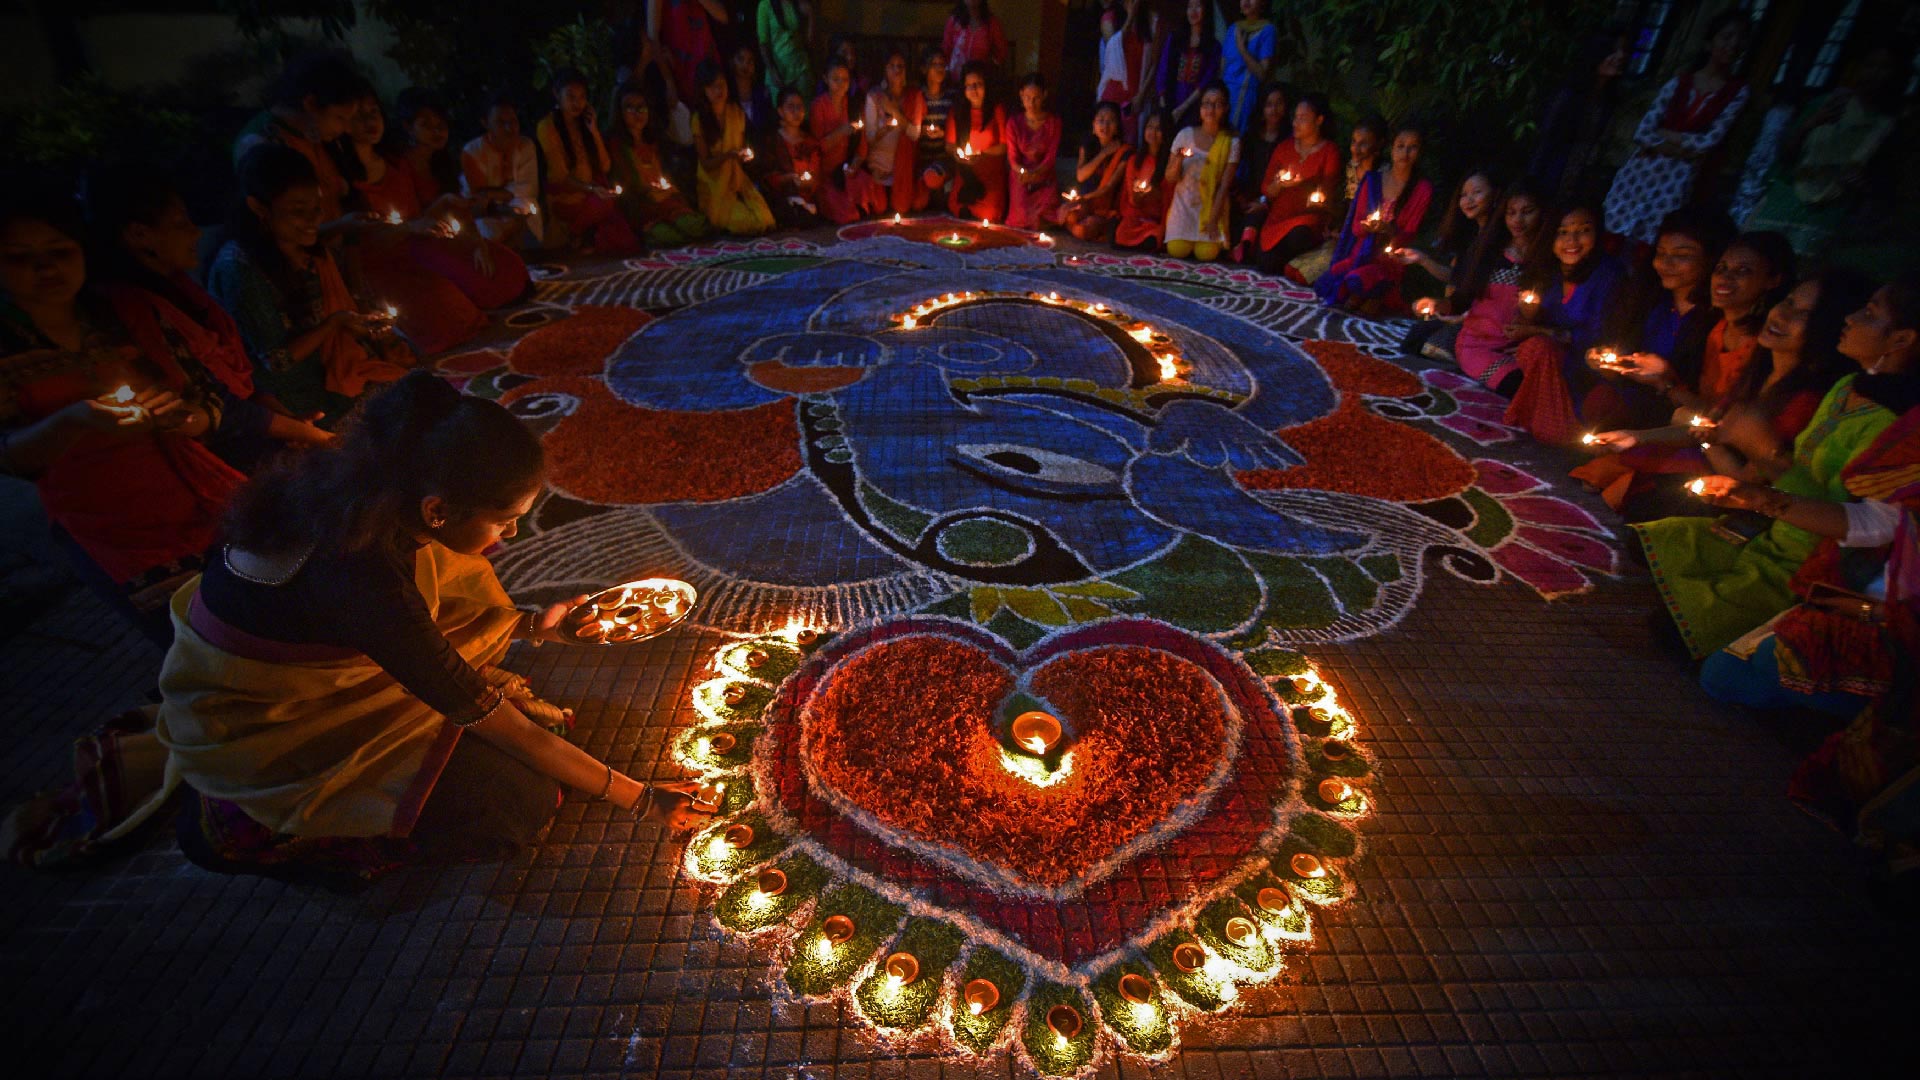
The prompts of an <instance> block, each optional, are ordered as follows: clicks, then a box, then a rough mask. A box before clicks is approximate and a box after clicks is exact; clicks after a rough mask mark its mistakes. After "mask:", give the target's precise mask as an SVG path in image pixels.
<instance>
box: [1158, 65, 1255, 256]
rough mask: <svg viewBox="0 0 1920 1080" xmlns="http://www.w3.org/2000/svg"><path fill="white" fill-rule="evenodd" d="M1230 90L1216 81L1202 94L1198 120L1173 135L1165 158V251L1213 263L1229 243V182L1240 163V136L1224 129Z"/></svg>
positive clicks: (1230, 208)
mask: <svg viewBox="0 0 1920 1080" xmlns="http://www.w3.org/2000/svg"><path fill="white" fill-rule="evenodd" d="M1226 117H1227V88H1226V87H1225V86H1224V85H1222V84H1220V83H1214V84H1213V85H1211V86H1209V87H1207V88H1206V90H1204V91H1202V92H1201V94H1200V122H1199V123H1198V124H1195V125H1193V126H1192V127H1188V128H1182V129H1181V131H1180V134H1178V135H1176V136H1174V139H1173V149H1172V150H1171V152H1170V153H1169V154H1168V156H1167V176H1166V184H1167V187H1168V189H1169V190H1171V191H1172V192H1173V199H1172V201H1171V204H1170V205H1169V206H1168V207H1167V254H1169V255H1172V256H1173V257H1174V258H1176V259H1185V258H1188V257H1192V258H1195V259H1198V260H1200V261H1201V262H1212V261H1213V260H1214V259H1217V258H1219V257H1220V252H1221V251H1222V250H1223V249H1224V248H1225V247H1226V242H1227V218H1228V215H1229V214H1231V213H1232V204H1233V200H1232V199H1231V198H1230V197H1229V196H1228V191H1227V189H1228V186H1229V185H1230V184H1231V183H1232V182H1233V169H1234V166H1235V165H1236V164H1238V163H1239V161H1240V140H1239V139H1236V138H1234V136H1233V133H1232V132H1230V131H1228V130H1227V129H1226V127H1225V121H1226Z"/></svg>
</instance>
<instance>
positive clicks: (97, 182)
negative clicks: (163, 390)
mask: <svg viewBox="0 0 1920 1080" xmlns="http://www.w3.org/2000/svg"><path fill="white" fill-rule="evenodd" d="M86 187H87V203H86V210H87V219H88V225H89V226H90V228H91V231H92V233H93V241H94V250H93V253H92V255H91V256H90V258H91V261H92V263H93V266H94V268H95V269H94V271H93V272H92V274H91V276H92V277H94V278H95V279H96V281H97V284H98V289H99V293H100V295H101V296H103V297H105V298H106V299H107V301H108V302H109V303H110V304H111V305H112V307H113V312H114V314H115V316H116V317H117V318H118V319H119V321H120V323H121V325H123V326H124V327H126V330H127V332H128V334H130V335H131V336H132V339H133V341H134V342H135V343H136V344H138V345H139V347H140V350H141V351H142V352H143V353H145V354H146V355H149V356H167V355H171V356H172V357H173V358H174V359H175V360H176V361H177V362H178V364H179V366H180V368H181V371H182V372H183V373H184V374H185V375H186V377H187V380H188V383H189V384H192V385H195V386H198V387H201V388H203V390H204V391H205V392H206V393H207V394H209V395H210V396H211V395H218V397H219V404H218V410H217V411H218V413H219V415H220V423H219V425H218V426H217V427H216V428H215V429H214V430H213V431H211V432H209V433H208V435H207V437H206V440H205V441H206V444H207V445H208V446H209V447H210V448H212V450H213V451H214V453H216V454H219V455H220V457H221V458H222V459H223V460H225V461H226V462H227V464H229V465H232V466H233V467H234V468H236V469H238V470H240V471H241V472H243V473H250V472H252V471H253V470H254V469H255V468H256V467H257V466H259V465H260V464H261V463H262V462H263V461H264V460H265V459H266V458H267V457H268V456H269V455H271V454H273V453H275V452H277V451H278V450H279V449H280V448H282V447H284V446H289V445H291V446H319V445H323V444H325V443H327V442H329V441H331V439H332V436H331V435H328V434H327V433H326V432H325V431H322V430H321V429H319V428H317V427H315V426H313V425H312V424H310V423H307V422H306V421H305V420H302V419H299V418H297V417H294V416H291V415H288V413H287V410H286V407H285V406H283V405H281V404H280V403H279V402H278V401H276V400H274V398H273V396H272V395H271V394H267V393H264V392H261V391H260V390H259V389H258V388H257V387H256V386H255V385H254V379H253V361H252V360H251V359H249V358H248V356H247V344H246V340H245V339H244V338H243V337H241V335H240V327H239V326H238V325H237V324H236V323H235V322H234V321H233V316H231V315H229V314H227V312H226V309H225V308H223V307H221V306H220V302H219V301H217V300H215V299H214V298H213V297H212V296H210V295H208V293H207V291H206V290H205V289H203V288H201V287H200V284H199V283H198V282H197V281H195V280H194V277H193V275H194V271H195V270H197V269H198V268H199V263H200V227H199V226H198V225H195V224H194V223H193V219H192V218H191V217H189V216H187V205H186V203H185V201H183V200H182V199H181V198H180V194H179V192H178V191H177V190H175V189H174V187H173V186H172V185H171V184H168V183H167V182H166V181H165V180H163V179H159V178H157V177H156V176H155V174H154V171H153V170H152V169H150V168H139V169H118V170H102V171H99V172H96V173H94V174H92V175H90V176H89V177H88V178H87V185H86Z"/></svg>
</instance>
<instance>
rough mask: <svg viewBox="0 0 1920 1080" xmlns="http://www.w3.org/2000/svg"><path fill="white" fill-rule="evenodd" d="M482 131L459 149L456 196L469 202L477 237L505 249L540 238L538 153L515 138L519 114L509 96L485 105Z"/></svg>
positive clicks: (518, 136)
mask: <svg viewBox="0 0 1920 1080" xmlns="http://www.w3.org/2000/svg"><path fill="white" fill-rule="evenodd" d="M486 125H487V130H486V133H485V134H483V135H480V136H478V137H477V138H474V139H472V140H471V141H469V142H468V143H467V144H466V145H465V146H463V147H461V148H460V192H461V194H463V195H465V196H466V197H467V198H469V199H471V200H473V203H474V207H475V209H474V217H475V218H476V219H477V223H478V224H479V226H480V235H482V236H485V237H486V238H487V239H489V240H493V241H496V242H498V243H501V244H504V245H506V246H508V247H520V246H521V242H522V241H523V240H531V242H532V243H533V244H534V245H536V246H537V245H539V244H540V243H542V242H543V241H544V240H545V237H546V220H545V219H544V218H542V217H541V216H540V153H539V151H538V150H536V149H535V148H534V145H533V140H532V139H529V138H527V137H526V136H525V135H522V134H520V110H519V107H518V106H516V105H515V104H514V103H513V98H512V97H511V96H510V95H506V94H500V95H497V96H495V97H494V99H493V101H491V102H490V103H488V105H487V116H486Z"/></svg>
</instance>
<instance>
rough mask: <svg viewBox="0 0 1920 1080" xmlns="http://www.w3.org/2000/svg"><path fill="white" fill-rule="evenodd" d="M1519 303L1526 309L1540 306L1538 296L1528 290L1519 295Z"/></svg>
mask: <svg viewBox="0 0 1920 1080" xmlns="http://www.w3.org/2000/svg"><path fill="white" fill-rule="evenodd" d="M1520 302H1521V303H1522V304H1525V305H1526V306H1528V307H1539V306H1540V294H1539V293H1537V292H1534V291H1533V290H1532V289H1528V290H1526V291H1525V292H1522V293H1521V294H1520Z"/></svg>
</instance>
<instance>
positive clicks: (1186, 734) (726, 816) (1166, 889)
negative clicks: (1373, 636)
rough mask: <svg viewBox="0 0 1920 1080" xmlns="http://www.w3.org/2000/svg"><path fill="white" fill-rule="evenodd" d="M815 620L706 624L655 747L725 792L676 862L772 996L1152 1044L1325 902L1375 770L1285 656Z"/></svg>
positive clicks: (1120, 626) (909, 623)
mask: <svg viewBox="0 0 1920 1080" xmlns="http://www.w3.org/2000/svg"><path fill="white" fill-rule="evenodd" d="M810 634H811V631H808V632H806V633H796V632H791V631H790V632H783V633H776V634H771V635H764V636H761V637H757V638H750V639H747V640H743V641H739V642H735V643H733V644H729V645H727V646H725V647H723V648H722V649H721V650H720V651H719V653H718V654H717V655H716V656H715V657H714V667H715V669H716V670H717V671H718V672H719V676H718V677H717V678H714V679H712V680H710V681H707V682H705V683H702V684H700V685H699V686H698V687H696V688H695V690H694V700H693V706H694V711H695V713H696V714H697V715H698V718H699V719H698V722H697V723H696V724H695V725H694V726H693V727H692V728H691V729H690V730H688V731H687V732H686V733H685V734H684V735H683V736H682V738H681V740H680V742H679V745H678V747H677V754H678V757H679V759H680V761H681V763H682V764H684V765H686V766H687V767H688V768H690V769H694V770H697V771H699V772H701V773H702V774H703V775H704V776H705V778H706V779H707V781H708V782H709V783H711V784H714V785H718V786H721V787H722V788H723V794H722V795H721V796H720V803H721V814H720V816H719V818H718V819H717V820H716V821H715V822H714V823H713V824H712V825H711V826H710V827H709V828H708V829H706V831H704V832H703V833H701V834H698V835H696V836H695V837H694V839H693V841H692V842H691V843H690V844H689V845H688V848H687V867H688V870H689V872H691V873H692V874H693V875H694V876H696V877H698V878H700V879H701V880H703V881H708V882H712V883H714V884H715V885H717V886H718V887H719V888H720V893H719V897H718V899H717V901H716V909H715V910H716V916H717V918H718V919H719V921H720V923H721V925H722V926H724V927H726V928H727V929H728V930H730V931H734V932H738V933H742V934H748V935H754V936H756V937H760V938H764V939H768V940H770V941H771V943H772V944H773V946H774V948H775V949H776V950H777V951H778V953H779V954H780V955H781V958H782V962H783V966H784V985H785V987H786V988H787V992H789V993H791V994H792V995H794V996H797V997H799V998H802V999H818V998H830V997H835V996H842V997H844V998H845V999H846V1000H847V1001H849V1002H850V1003H851V1004H852V1006H853V1012H854V1015H856V1016H858V1017H860V1018H861V1019H863V1020H864V1021H865V1022H866V1023H868V1024H870V1025H871V1026H872V1027H874V1028H875V1029H877V1030H878V1031H880V1032H881V1033H882V1034H883V1035H884V1036H886V1037H890V1038H898V1037H906V1038H915V1037H921V1036H926V1037H931V1038H934V1039H936V1040H946V1041H950V1042H951V1043H952V1044H953V1045H954V1046H955V1047H957V1048H960V1049H962V1050H964V1051H965V1052H968V1053H972V1054H978V1055H985V1054H993V1053H997V1052H1000V1051H1002V1050H1012V1051H1013V1052H1015V1053H1018V1054H1021V1055H1023V1056H1024V1057H1025V1059H1026V1060H1027V1061H1028V1062H1029V1063H1030V1064H1031V1065H1032V1066H1033V1067H1034V1068H1035V1069H1036V1070H1038V1071H1040V1072H1043V1073H1049V1074H1055V1075H1070V1074H1074V1073H1077V1072H1081V1071H1083V1070H1088V1069H1091V1068H1092V1067H1094V1066H1095V1065H1097V1064H1098V1063H1099V1062H1100V1061H1101V1060H1103V1059H1105V1058H1106V1057H1108V1056H1111V1055H1112V1054H1116V1053H1123V1054H1128V1055H1132V1056H1136V1057H1142V1058H1148V1059H1158V1058H1164V1057H1166V1056H1168V1055H1170V1054H1171V1053H1172V1052H1173V1051H1174V1049H1175V1047H1176V1045H1177V1042H1178V1037H1179V1035H1178V1028H1179V1025H1180V1023H1181V1022H1182V1021H1183V1020H1184V1019H1185V1018H1187V1017H1190V1016H1193V1015H1196V1014H1200V1013H1211V1012H1218V1011H1221V1010H1223V1009H1226V1008H1228V1007H1229V1006H1230V1004H1231V1003H1232V1002H1233V1001H1234V999H1235V998H1236V997H1237V995H1238V992H1239V991H1238V987H1240V986H1241V985H1245V984H1249V983H1258V982H1263V981H1266V980H1268V979H1270V978H1272V977H1273V976H1274V975H1275V974H1277V973H1278V971H1279V970H1280V967H1281V959H1282V949H1283V947H1285V946H1287V945H1289V944H1290V943H1299V942H1304V941H1306V940H1308V939H1309V938H1310V936H1311V930H1310V918H1309V910H1310V908H1311V907H1312V906H1314V905H1320V904H1327V903H1331V902H1334V901H1336V900H1338V899H1340V898H1341V897H1342V896H1343V895H1344V892H1345V889H1346V886H1345V879H1344V876H1343V874H1342V873H1341V867H1342V865H1343V864H1344V863H1345V862H1346V861H1347V860H1348V859H1350V858H1352V857H1353V856H1354V855H1355V854H1356V853H1357V850H1358V840H1357V838H1356V836H1355V834H1354V832H1353V831H1352V828H1351V825H1352V823H1353V822H1354V821H1355V820H1356V819H1357V818H1359V817H1361V816H1362V815H1363V814H1364V813H1365V810H1366V796H1365V788H1366V777H1367V775H1368V772H1369V767H1368V764H1367V761H1366V759H1365V757H1364V756H1363V755H1362V754H1361V752H1360V751H1359V750H1358V749H1357V748H1356V746H1355V745H1354V742H1353V739H1354V736H1355V734H1356V723H1355V720H1354V718H1353V717H1352V716H1351V715H1350V714H1349V713H1348V712H1347V711H1346V710H1344V709H1342V708H1341V707H1340V706H1339V704H1338V702H1337V701H1336V700H1335V698H1334V695H1333V692H1332V690H1331V689H1330V688H1329V687H1328V686H1327V685H1326V684H1325V682H1324V681H1323V680H1322V679H1321V678H1320V676H1319V674H1318V673H1317V672H1315V671H1314V670H1313V669H1312V668H1311V667H1310V666H1309V665H1308V664H1307V662H1306V661H1305V659H1304V658H1303V657H1301V656H1300V655H1299V654H1297V653H1292V652H1287V651H1284V650H1278V649H1263V650H1258V651H1256V652H1254V653H1252V654H1250V655H1248V656H1247V657H1246V658H1245V659H1244V660H1242V659H1240V658H1237V657H1235V656H1234V655H1233V654H1231V653H1229V652H1228V651H1226V650H1224V649H1222V648H1221V647H1220V646H1219V645H1217V644H1215V643H1213V642H1210V641H1208V640H1206V639H1205V638H1203V637H1200V636H1198V635H1195V634H1191V633H1188V632H1186V631H1184V630H1181V629H1179V628H1177V627H1173V626H1169V625H1167V624H1165V623H1163V622H1158V621H1154V620H1148V619H1139V618H1128V617H1120V618H1110V619H1105V620H1101V621H1097V622H1092V623H1088V624H1086V625H1082V626H1075V627H1071V628H1067V629H1062V630H1059V631H1056V632H1054V633H1053V634H1051V635H1049V636H1048V637H1046V638H1044V639H1043V640H1041V641H1039V642H1037V643H1035V644H1033V645H1031V646H1029V647H1028V648H1026V649H1025V650H1016V649H1014V648H1013V647H1011V646H1009V645H1008V644H1007V643H1006V642H1005V641H1003V640H1001V639H1000V638H998V637H996V636H994V635H992V634H989V633H986V632H984V631H982V630H981V629H980V628H979V627H977V626H976V625H974V624H973V623H972V622H971V621H969V620H962V619H948V618H942V617H937V616H915V617H908V618H902V619H894V620H888V621H885V622H882V623H879V624H877V625H873V626H869V627H865V628H860V629H856V630H852V631H849V632H847V633H844V634H842V635H840V636H838V637H835V638H832V639H830V640H826V641H824V643H819V642H814V641H810V640H808V638H809V635H810ZM803 642H805V643H804V644H803ZM929 688H937V689H936V690H935V692H932V693H929V692H928V691H929ZM1042 710H1044V711H1045V712H1046V715H1048V716H1050V717H1057V718H1058V721H1057V725H1056V730H1057V732H1058V735H1059V739H1058V741H1057V743H1054V744H1051V745H1048V744H1045V743H1041V742H1039V741H1035V742H1033V743H1032V744H1031V745H1028V744H1025V743H1024V742H1023V740H1022V739H1021V738H1020V737H1019V735H1018V732H1019V727H1018V725H1019V724H1020V722H1021V718H1024V717H1028V716H1032V715H1034V714H1035V713H1036V712H1037V711H1042Z"/></svg>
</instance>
